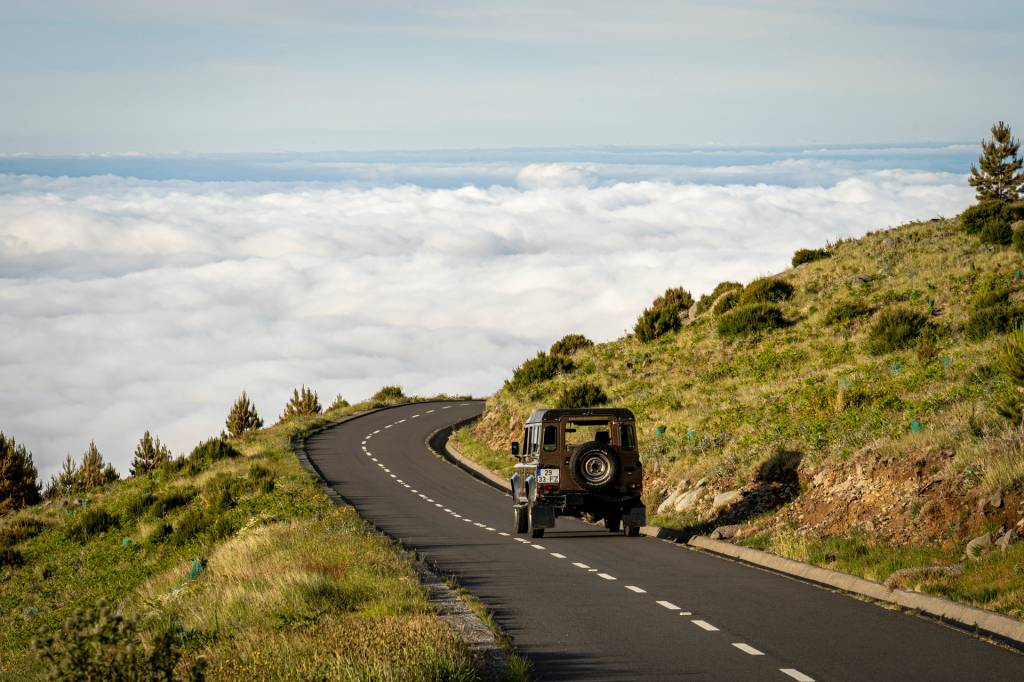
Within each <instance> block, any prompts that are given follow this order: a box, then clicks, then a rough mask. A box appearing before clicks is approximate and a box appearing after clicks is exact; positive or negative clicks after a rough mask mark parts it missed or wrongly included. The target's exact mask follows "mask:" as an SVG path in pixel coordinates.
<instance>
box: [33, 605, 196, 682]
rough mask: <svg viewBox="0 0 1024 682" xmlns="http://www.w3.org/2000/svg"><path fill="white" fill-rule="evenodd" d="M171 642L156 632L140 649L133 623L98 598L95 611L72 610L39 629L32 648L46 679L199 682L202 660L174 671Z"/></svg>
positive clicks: (176, 658)
mask: <svg viewBox="0 0 1024 682" xmlns="http://www.w3.org/2000/svg"><path fill="white" fill-rule="evenodd" d="M177 639H178V637H177V635H176V634H175V633H173V632H172V631H170V630H168V631H164V632H162V633H159V634H157V635H156V636H155V637H154V638H153V639H152V642H151V643H150V645H149V646H148V647H144V646H142V640H141V638H140V636H139V628H138V626H137V624H136V621H135V620H134V619H132V618H125V617H122V616H120V615H119V614H118V613H117V612H116V611H115V610H114V609H112V608H110V607H109V606H107V604H106V602H104V601H102V600H101V601H99V602H97V603H96V607H95V608H92V609H87V610H83V609H78V610H76V611H75V612H74V613H73V614H72V616H71V617H70V618H68V619H66V620H65V621H64V623H63V624H62V626H60V627H59V628H57V629H54V630H46V629H45V628H44V630H43V631H42V633H41V637H40V638H39V639H36V640H33V642H32V648H33V649H34V650H35V651H36V652H37V654H38V656H39V659H40V662H41V663H42V666H43V667H44V668H45V669H46V677H47V679H51V680H69V681H73V682H85V681H86V680H112V681H113V680H133V681H137V682H158V681H159V682H170V681H173V680H202V679H203V670H204V668H205V665H206V664H205V661H204V659H202V658H200V659H198V660H197V661H196V662H194V663H192V664H191V665H189V666H188V667H186V668H185V669H184V670H182V671H179V672H178V673H176V672H175V669H176V668H177V667H178V663H179V661H180V659H181V654H180V652H179V651H178V648H177V646H176V644H175V642H176V640H177Z"/></svg>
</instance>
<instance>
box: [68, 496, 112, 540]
mask: <svg viewBox="0 0 1024 682" xmlns="http://www.w3.org/2000/svg"><path fill="white" fill-rule="evenodd" d="M118 523H119V522H118V519H117V518H115V517H114V516H113V515H111V514H110V512H108V511H107V510H106V509H103V508H102V507H97V506H95V505H92V506H88V507H86V508H85V509H83V510H82V511H80V512H78V513H77V514H75V515H74V516H73V517H71V519H69V520H68V524H67V526H66V527H65V534H66V535H67V538H68V539H69V540H75V541H77V542H86V541H88V540H89V539H90V538H94V537H96V536H97V535H100V534H101V533H105V532H107V531H108V530H110V529H112V528H116V527H117V526H118Z"/></svg>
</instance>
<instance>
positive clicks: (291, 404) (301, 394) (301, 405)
mask: <svg viewBox="0 0 1024 682" xmlns="http://www.w3.org/2000/svg"><path fill="white" fill-rule="evenodd" d="M321 410H322V408H321V407H320V398H319V397H318V396H317V394H316V392H315V391H313V390H312V389H309V388H306V386H305V384H303V386H302V390H299V389H297V388H296V389H294V390H293V391H292V398H291V400H289V401H288V404H287V405H285V406H284V413H283V414H282V415H281V421H286V420H288V419H291V418H292V417H301V416H310V415H314V414H320V412H321Z"/></svg>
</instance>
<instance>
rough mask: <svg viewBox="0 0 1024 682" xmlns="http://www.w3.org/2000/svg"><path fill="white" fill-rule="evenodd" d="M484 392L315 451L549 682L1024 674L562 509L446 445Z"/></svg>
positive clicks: (316, 440) (355, 500)
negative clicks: (442, 437) (436, 442)
mask: <svg viewBox="0 0 1024 682" xmlns="http://www.w3.org/2000/svg"><path fill="white" fill-rule="evenodd" d="M482 409H483V403H481V402H475V401H474V402H434V403H419V404H414V405H406V406H402V407H398V408H393V409H388V410H383V411H380V412H375V413H372V414H368V415H365V416H363V417H359V418H356V419H353V420H351V421H348V422H344V423H342V424H339V425H338V426H335V427H333V428H330V429H327V430H325V431H322V432H320V433H318V434H316V435H314V436H312V437H311V438H310V439H309V440H308V441H307V443H306V451H307V453H308V455H309V458H310V460H311V461H312V462H313V464H314V465H315V466H316V467H317V468H318V469H319V471H320V472H321V474H322V476H323V477H324V478H325V479H326V481H327V482H328V484H329V485H330V486H332V487H333V488H334V489H335V490H337V491H338V492H339V493H340V494H341V495H342V496H343V497H344V498H345V499H346V500H348V501H349V502H350V503H351V504H352V505H354V506H355V507H356V509H357V510H358V511H359V513H360V514H361V515H362V516H363V517H364V518H366V519H368V520H369V521H370V522H371V523H373V524H374V525H375V526H376V527H377V528H379V529H381V530H382V531H384V532H385V533H387V534H388V535H390V536H392V537H395V538H398V539H399V540H400V541H401V542H402V543H403V544H404V545H405V546H406V547H408V548H410V549H415V550H416V551H418V552H419V553H421V554H423V555H425V556H426V557H427V559H428V560H429V561H430V562H431V563H432V564H433V565H434V566H435V567H436V568H437V569H438V570H439V571H440V572H442V573H445V574H450V575H452V576H454V577H455V578H456V580H457V581H458V582H459V584H460V585H462V586H463V587H465V588H466V589H468V590H470V591H471V592H472V593H473V594H474V595H476V596H477V597H478V598H479V599H480V600H481V601H482V602H483V603H485V604H486V605H487V606H488V607H489V608H490V609H491V611H492V612H493V614H494V617H495V620H496V621H497V622H498V623H499V624H500V625H501V627H502V628H503V629H504V630H505V631H506V632H507V633H508V634H509V635H510V636H511V637H512V638H513V640H514V642H515V644H516V647H517V648H518V649H519V651H520V652H521V653H523V654H524V655H525V656H526V657H528V658H529V659H530V661H531V662H532V663H533V666H534V672H535V675H536V678H537V679H539V680H661V679H664V680H669V679H672V680H678V679H688V680H728V681H730V682H734V681H747V680H777V681H780V682H786V681H792V680H800V681H803V682H807V681H809V680H819V681H821V680H851V681H853V680H856V681H858V682H859V681H864V680H872V681H881V680H900V681H906V680H929V681H938V680H986V681H987V680H996V681H1000V680H1006V681H1008V682H1009V681H1010V680H1016V681H1020V680H1024V656H1022V655H1020V654H1018V653H1016V652H1014V651H1010V650H1008V649H1004V648H1002V647H999V646H996V645H993V644H990V643H987V642H984V641H982V640H980V639H976V638H974V637H971V636H969V635H967V634H964V633H962V632H959V631H957V630H954V629H952V628H948V627H946V626H943V625H941V624H939V623H937V622H934V621H931V620H928V619H924V618H918V617H914V616H910V615H906V614H903V613H901V612H898V611H894V610H889V609H884V608H880V607H878V606H875V605H872V604H868V603H865V602H861V601H858V600H856V599H853V598H851V597H848V596H845V595H842V594H837V593H833V592H830V591H827V590H824V589H821V588H818V587H815V586H813V585H809V584H806V583H803V582H800V581H797V580H793V579H790V578H787V577H784V576H780V575H777V574H774V573H771V572H767V571H763V570H759V569H756V568H752V567H749V566H746V565H743V564H739V563H736V562H733V561H730V560H727V559H723V558H719V557H716V556H714V555H711V554H705V553H702V552H697V551H692V550H689V549H687V548H685V547H680V546H675V545H671V544H668V543H665V542H661V541H658V540H654V539H651V538H645V537H639V538H626V537H624V536H622V535H610V534H608V533H607V532H605V531H604V530H601V529H597V528H595V527H594V526H590V525H587V524H584V523H582V522H578V521H572V520H565V519H559V520H558V527H557V528H556V529H554V530H553V531H548V533H547V535H545V537H544V538H543V539H540V540H528V539H527V538H525V537H522V536H516V535H514V534H512V533H511V530H512V528H511V527H512V511H511V500H510V498H509V497H508V496H507V495H504V494H502V493H500V492H499V491H497V490H495V489H494V488H491V487H490V486H488V485H486V484H484V483H481V482H480V481H478V480H476V479H474V478H472V477H471V476H469V475H468V474H466V473H465V472H463V471H462V470H461V469H459V468H457V467H455V466H453V465H452V464H449V463H448V462H445V461H443V460H441V459H439V458H437V457H436V456H435V455H433V454H432V453H431V452H430V451H429V449H428V448H427V446H426V443H425V441H426V439H427V438H428V436H429V435H430V434H431V433H433V432H434V431H436V430H438V429H441V428H443V427H445V426H448V425H451V424H454V423H456V422H459V421H461V420H464V419H466V418H468V417H472V416H475V415H477V414H479V413H480V412H481V410H482Z"/></svg>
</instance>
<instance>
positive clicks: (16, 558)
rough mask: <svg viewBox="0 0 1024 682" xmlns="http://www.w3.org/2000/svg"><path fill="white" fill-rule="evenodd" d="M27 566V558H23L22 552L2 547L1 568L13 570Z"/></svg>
mask: <svg viewBox="0 0 1024 682" xmlns="http://www.w3.org/2000/svg"><path fill="white" fill-rule="evenodd" d="M24 565H25V557H24V556H22V554H21V552H19V551H18V550H16V549H11V548H10V547H0V568H4V567H5V566H10V567H11V568H17V567H18V566H24Z"/></svg>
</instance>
